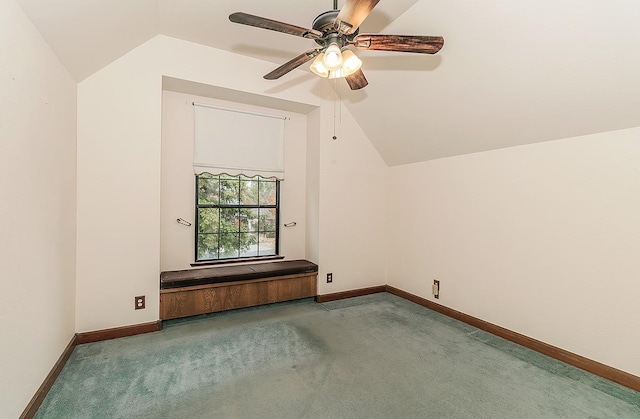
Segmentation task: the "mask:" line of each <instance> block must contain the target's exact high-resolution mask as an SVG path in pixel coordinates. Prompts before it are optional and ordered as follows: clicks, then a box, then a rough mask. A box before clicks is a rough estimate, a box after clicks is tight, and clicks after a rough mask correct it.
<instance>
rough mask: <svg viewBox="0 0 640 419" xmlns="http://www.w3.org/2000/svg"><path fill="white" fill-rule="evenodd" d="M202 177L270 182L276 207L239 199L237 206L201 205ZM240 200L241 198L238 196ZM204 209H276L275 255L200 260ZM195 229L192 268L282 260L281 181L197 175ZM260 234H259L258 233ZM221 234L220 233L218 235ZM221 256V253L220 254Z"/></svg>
mask: <svg viewBox="0 0 640 419" xmlns="http://www.w3.org/2000/svg"><path fill="white" fill-rule="evenodd" d="M202 175H209V176H213V177H217V178H218V181H219V180H220V177H222V176H226V177H231V178H238V180H239V181H240V180H242V177H244V178H246V179H254V178H259V179H260V180H263V181H269V182H274V183H275V188H276V191H275V192H276V193H275V205H271V204H270V205H261V204H260V203H257V204H241V203H240V199H238V203H237V204H220V202H218V203H217V204H201V203H200V202H199V196H198V187H199V179H200V176H202ZM238 194H240V188H239V189H238ZM238 198H240V196H238ZM202 208H219V209H238V210H240V209H275V216H276V217H275V254H272V255H263V256H260V255H251V256H237V257H227V258H217V259H198V237H199V236H200V234H201V233H200V231H199V230H200V209H202ZM194 219H195V229H194V262H193V263H192V264H191V265H192V266H197V265H213V264H220V263H236V262H247V261H252V260H268V259H282V258H283V256H280V179H271V178H265V177H262V176H253V177H249V176H245V175H241V174H240V175H227V174H224V173H223V174H219V175H214V174H212V173H199V174H196V175H195V218H194ZM239 233H241V231H240V226H238V234H239ZM258 233H259V232H258ZM218 234H220V233H218ZM218 256H220V252H219V253H218Z"/></svg>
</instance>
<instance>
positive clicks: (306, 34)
mask: <svg viewBox="0 0 640 419" xmlns="http://www.w3.org/2000/svg"><path fill="white" fill-rule="evenodd" d="M229 20H230V21H232V22H233V23H240V24H242V25H249V26H255V27H256V28H262V29H269V30H271V31H277V32H282V33H287V34H289V35H295V36H301V37H303V38H310V39H322V36H323V34H322V32H319V31H316V30H314V29H307V28H302V27H300V26H296V25H290V24H288V23H283V22H278V21H277V20H271V19H267V18H264V17H260V16H254V15H250V14H248V13H242V12H236V13H232V14H230V15H229Z"/></svg>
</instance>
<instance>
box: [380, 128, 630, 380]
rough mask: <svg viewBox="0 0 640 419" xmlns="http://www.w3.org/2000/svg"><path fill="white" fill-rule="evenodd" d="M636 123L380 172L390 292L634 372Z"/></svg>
mask: <svg viewBox="0 0 640 419" xmlns="http://www.w3.org/2000/svg"><path fill="white" fill-rule="evenodd" d="M638 156H640V128H635V129H630V130H624V131H616V132H607V133H603V134H596V135H590V136H585V137H579V138H572V139H566V140H561V141H553V142H547V143H541V144H537V145H530V146H521V147H514V148H508V149H501V150H495V151H490V152H485V153H478V154H470V155H464V156H458V157H452V158H446V159H440V160H433V161H428V162H423V163H416V164H412V165H406V166H397V167H393V168H391V169H390V187H389V201H390V205H391V208H390V245H389V272H390V275H389V279H388V282H389V284H390V285H393V286H395V287H398V288H401V289H404V290H406V291H409V292H411V293H414V294H417V295H420V296H422V297H425V298H428V299H430V300H432V299H433V298H432V296H431V284H432V283H433V280H434V279H439V280H440V286H441V298H440V299H439V300H437V302H438V303H440V304H443V305H445V306H448V307H451V308H454V309H456V310H459V311H462V312H465V313H468V314H470V315H472V316H475V317H479V318H481V319H484V320H487V321H489V322H492V323H495V324H498V325H500V326H503V327H506V328H508V329H511V330H515V331H517V332H520V333H522V334H525V335H527V336H530V337H533V338H536V339H539V340H541V341H544V342H547V343H549V344H552V345H555V346H558V347H561V348H564V349H566V350H569V351H571V352H574V353H577V354H580V355H583V356H586V357H587V358H591V359H593V360H596V361H599V362H602V363H604V364H607V365H610V366H613V367H616V368H619V369H622V370H624V371H627V372H630V373H632V374H635V375H640V357H638V347H639V346H638V343H639V342H640V328H638V324H637V322H638V318H640V304H638V296H639V295H640V280H639V279H640V257H638V255H640V193H639V191H640V163H639V161H640V160H639V159H638Z"/></svg>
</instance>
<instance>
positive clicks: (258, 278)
mask: <svg viewBox="0 0 640 419" xmlns="http://www.w3.org/2000/svg"><path fill="white" fill-rule="evenodd" d="M317 282H318V266H317V265H316V264H314V263H312V262H309V261H306V260H290V261H279V262H267V263H258V264H252V265H233V266H217V267H212V268H204V269H189V270H182V271H167V272H162V273H161V274H160V319H162V320H168V319H175V318H179V317H186V316H193V315H197V314H205V313H213V312H216V311H222V310H231V309H234V308H241V307H251V306H256V305H260V304H269V303H275V302H280V301H288V300H295V299H299V298H307V297H315V296H316V294H317Z"/></svg>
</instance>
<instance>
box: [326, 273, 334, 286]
mask: <svg viewBox="0 0 640 419" xmlns="http://www.w3.org/2000/svg"><path fill="white" fill-rule="evenodd" d="M331 282H333V274H327V284H329V283H331Z"/></svg>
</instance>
